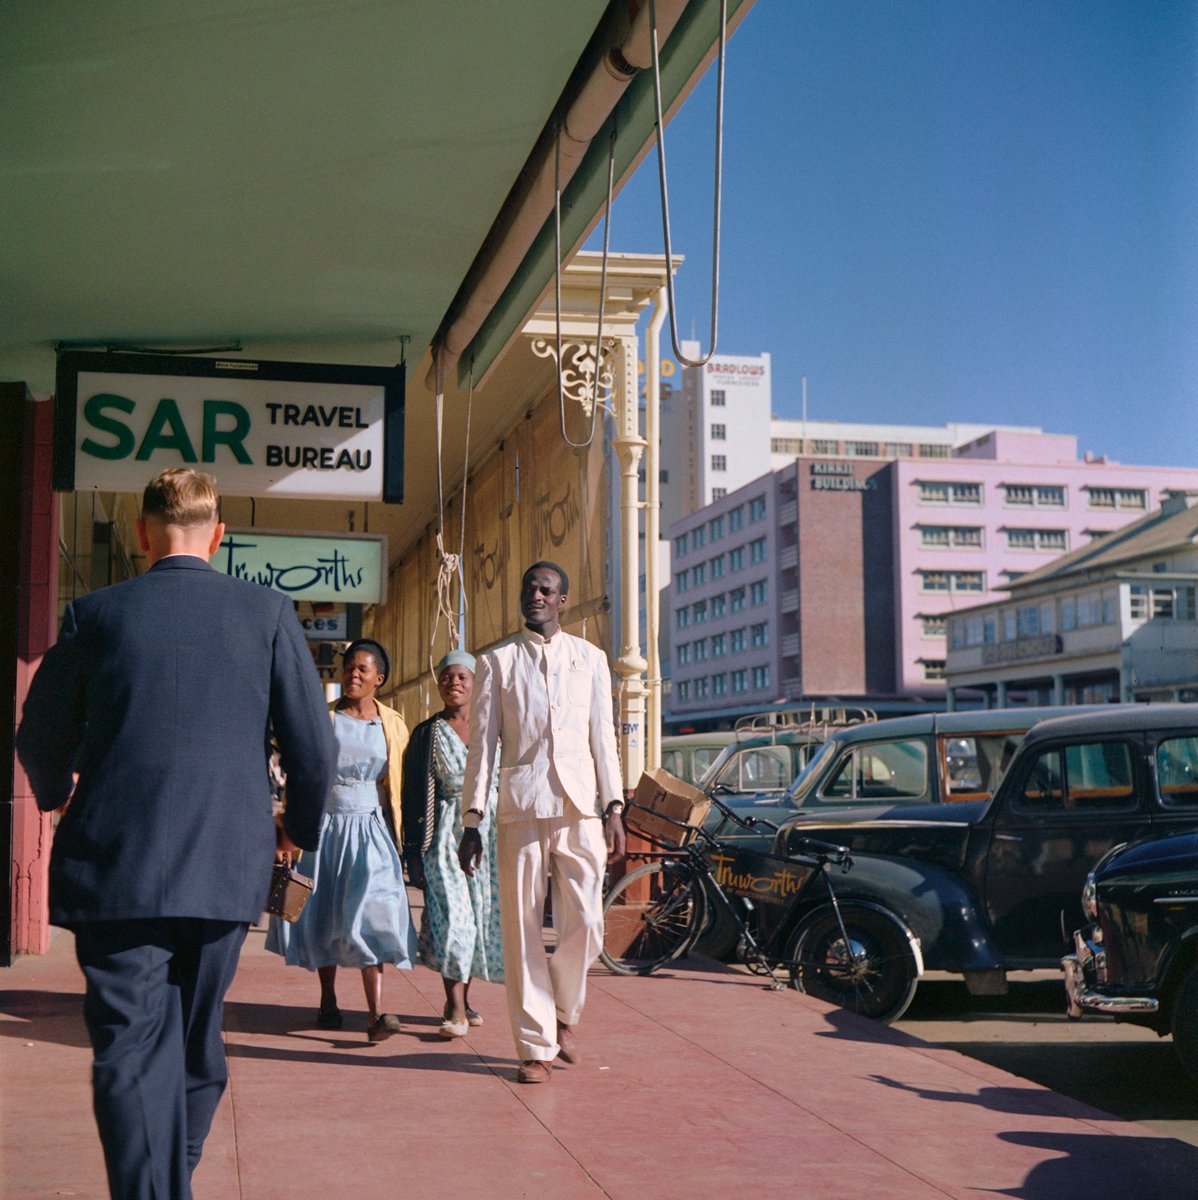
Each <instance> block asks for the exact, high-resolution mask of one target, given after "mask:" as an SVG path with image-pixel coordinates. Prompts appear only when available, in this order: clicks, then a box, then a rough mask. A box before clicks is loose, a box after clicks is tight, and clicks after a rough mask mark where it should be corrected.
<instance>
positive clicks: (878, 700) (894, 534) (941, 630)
mask: <svg viewBox="0 0 1198 1200" xmlns="http://www.w3.org/2000/svg"><path fill="white" fill-rule="evenodd" d="M1186 488H1190V489H1193V488H1198V470H1196V469H1182V468H1175V467H1134V466H1121V465H1120V464H1118V463H1113V462H1110V461H1108V460H1106V459H1105V458H1102V459H1097V458H1092V457H1087V458H1084V459H1080V460H1079V459H1078V457H1077V440H1076V438H1074V437H1071V436H1062V435H1056V434H1041V433H1033V432H1026V431H1012V430H994V431H991V432H988V433H986V434H984V435H982V436H980V437H978V438H977V439H976V440H975V441H972V442H970V443H968V444H967V445H965V446H962V447H959V448H958V449H957V450H956V451H954V453H953V456H952V457H950V458H903V459H884V458H880V457H874V458H869V457H852V456H847V455H845V456H827V457H800V458H796V459H795V460H794V461H793V462H792V463H791V464H789V465H788V466H786V467H783V468H782V469H781V470H777V471H773V472H770V473H769V474H766V475H763V476H761V477H760V478H758V479H756V480H754V481H752V482H751V483H748V484H745V485H744V486H742V487H741V488H738V489H737V490H736V491H734V492H732V493H730V494H729V495H728V496H726V497H722V498H721V499H719V500H717V501H716V502H715V503H713V504H710V505H708V506H706V507H704V508H701V509H699V510H698V511H697V512H695V513H693V514H691V515H689V516H687V517H685V518H683V519H682V520H680V521H677V522H676V523H675V524H674V525H672V526H671V527H670V529H669V536H670V538H671V539H672V541H671V548H672V576H673V583H672V586H671V587H670V589H669V593H668V595H667V597H666V599H665V601H664V603H663V611H664V612H665V613H666V614H668V616H667V620H668V622H669V624H668V631H669V638H670V643H671V645H670V648H669V649H670V653H669V660H670V668H669V671H670V676H671V692H670V703H669V705H668V708H669V713H668V721H669V723H670V724H671V725H682V724H688V725H694V724H695V723H696V722H698V721H701V720H704V719H710V720H714V721H721V720H727V719H729V718H732V717H734V716H736V715H738V714H740V713H744V712H752V711H759V710H761V709H762V708H768V707H770V706H771V705H773V704H776V703H779V702H788V701H805V700H810V701H822V700H828V699H835V700H843V701H848V700H861V701H863V702H866V703H869V704H871V705H872V706H873V707H876V708H878V709H879V711H890V712H896V711H903V709H904V708H906V707H909V706H910V705H911V704H912V703H914V704H917V705H928V704H937V703H939V702H941V701H943V699H944V695H945V684H944V672H945V660H946V657H947V649H946V646H947V641H946V631H947V623H948V618H949V616H950V615H951V614H952V613H954V612H956V611H957V610H959V609H963V608H971V607H974V606H976V605H978V604H982V603H985V602H987V601H990V600H997V599H1002V598H1004V597H1005V591H1004V589H1005V587H1006V586H1007V585H1008V584H1010V583H1011V582H1013V581H1014V580H1016V579H1018V578H1019V577H1020V576H1021V575H1023V574H1026V573H1027V572H1029V571H1033V570H1035V569H1037V568H1039V567H1042V566H1044V565H1045V564H1046V563H1049V562H1051V561H1052V560H1054V559H1056V558H1058V557H1060V556H1061V555H1062V554H1066V553H1069V552H1070V551H1073V550H1076V549H1077V548H1078V547H1080V546H1084V545H1086V544H1087V543H1088V542H1090V541H1091V540H1093V539H1094V538H1099V537H1102V536H1104V535H1105V534H1108V533H1110V532H1112V531H1113V530H1115V529H1118V528H1120V527H1121V526H1124V525H1127V524H1128V523H1129V522H1131V521H1134V520H1136V519H1137V518H1140V517H1143V516H1144V515H1145V514H1146V513H1148V512H1151V511H1153V510H1155V509H1157V508H1159V507H1160V504H1161V502H1162V500H1163V499H1164V497H1165V495H1166V493H1168V492H1170V491H1172V490H1175V489H1186Z"/></svg>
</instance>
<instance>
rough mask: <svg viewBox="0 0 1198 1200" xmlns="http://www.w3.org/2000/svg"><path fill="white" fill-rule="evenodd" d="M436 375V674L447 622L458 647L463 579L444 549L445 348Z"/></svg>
mask: <svg viewBox="0 0 1198 1200" xmlns="http://www.w3.org/2000/svg"><path fill="white" fill-rule="evenodd" d="M434 362H435V373H436V381H437V395H436V401H435V404H436V418H437V534H436V543H437V581H436V596H437V598H436V607H435V611H434V616H433V628H432V633H431V634H430V636H429V645H428V666H429V672H430V673H435V672H434V666H433V664H434V662H435V655H436V652H437V634H438V632H439V631H440V628H441V621H442V619H444V620H445V623H446V626H447V630H448V634H449V648H450V649H451V650H456V649H457V647H458V630H457V623H456V621H455V618H454V612H453V607H452V600H453V581H454V578H455V577H457V578H460V577H461V568H460V562H461V559H460V556H459V555H457V554H450V553H449V552H448V551H447V550H446V549H445V479H444V473H443V468H442V461H443V459H444V457H445V455H444V424H445V349H444V347H443V346H438V347H437V349H436V351H435V359H434Z"/></svg>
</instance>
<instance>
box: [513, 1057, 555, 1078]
mask: <svg viewBox="0 0 1198 1200" xmlns="http://www.w3.org/2000/svg"><path fill="white" fill-rule="evenodd" d="M552 1069H553V1068H552V1066H551V1064H549V1063H547V1062H545V1060H544V1059H540V1058H529V1059H526V1060H525V1061H524V1062H522V1063H521V1064H520V1068H519V1070H517V1072H516V1082H517V1083H548V1082H549V1073H550V1071H552Z"/></svg>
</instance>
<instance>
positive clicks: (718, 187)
mask: <svg viewBox="0 0 1198 1200" xmlns="http://www.w3.org/2000/svg"><path fill="white" fill-rule="evenodd" d="M727 40H728V0H720V51H719V59H718V67H717V75H716V93H715V203H714V214H715V215H714V221H713V230H712V244H711V349H710V350H708V351H707V353H706V355H704V356H703V357H702V358H698V359H690V358H687V356H686V355H685V354H683V353H682V346H681V343H680V342H679V339H678V305H677V304H675V303H674V271H673V267H672V264H673V261H674V254H673V250H672V248H671V244H670V198H669V193H668V190H667V186H666V123H665V121H664V120H663V119H662V110H661V62H660V60H659V58H658V47H657V0H649V44H650V46H652V48H653V100H654V104H655V105H656V115H657V174H658V179H659V181H660V184H661V227H662V233H663V235H664V238H665V249H666V292H667V294H668V298H669V302H670V340H671V341H672V342H673V344H674V356H675V357H676V358H677V359H678V361H679V362H680V363H681V364H682V365H683V366H684V367H702V366H705V365H706V364H707V363H709V362H710V361H711V358H712V356H713V355H714V354H715V344H716V328H717V326H718V324H719V291H720V195H721V193H722V191H723V177H724V46H725V44H726V43H727Z"/></svg>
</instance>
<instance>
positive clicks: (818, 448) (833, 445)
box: [811, 438, 840, 454]
mask: <svg viewBox="0 0 1198 1200" xmlns="http://www.w3.org/2000/svg"><path fill="white" fill-rule="evenodd" d="M811 453H812V454H839V453H840V443H839V442H837V441H830V440H829V439H827V438H813V439H812V441H811Z"/></svg>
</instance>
